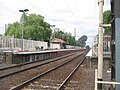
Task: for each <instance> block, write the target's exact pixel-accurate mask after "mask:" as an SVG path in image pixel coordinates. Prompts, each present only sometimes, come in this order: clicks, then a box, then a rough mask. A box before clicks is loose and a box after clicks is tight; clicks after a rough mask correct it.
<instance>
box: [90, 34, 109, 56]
mask: <svg viewBox="0 0 120 90" xmlns="http://www.w3.org/2000/svg"><path fill="white" fill-rule="evenodd" d="M98 39H99V37H98V36H95V37H94V41H93V42H94V43H93V46H92V49H93V51H92V54H93V56H98ZM110 41H111V36H104V37H103V56H111V50H110Z"/></svg>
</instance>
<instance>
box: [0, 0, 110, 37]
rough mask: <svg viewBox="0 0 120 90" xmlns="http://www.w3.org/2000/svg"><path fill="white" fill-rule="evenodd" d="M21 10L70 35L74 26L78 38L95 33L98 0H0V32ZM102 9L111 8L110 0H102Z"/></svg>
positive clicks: (96, 30) (96, 31)
mask: <svg viewBox="0 0 120 90" xmlns="http://www.w3.org/2000/svg"><path fill="white" fill-rule="evenodd" d="M20 9H29V12H28V14H31V13H36V14H41V15H42V16H44V17H45V21H47V22H48V23H50V24H51V25H56V28H60V29H61V30H63V31H64V32H70V33H72V35H74V29H75V28H76V36H77V38H79V37H80V36H81V35H87V36H89V38H90V36H93V35H96V34H97V33H98V0H0V34H3V33H4V31H5V29H4V28H5V24H8V23H13V22H15V21H19V19H20V16H21V14H22V13H20V12H19V10H20ZM105 10H110V0H104V11H105Z"/></svg>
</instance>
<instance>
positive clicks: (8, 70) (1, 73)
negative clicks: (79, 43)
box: [0, 53, 76, 79]
mask: <svg viewBox="0 0 120 90" xmlns="http://www.w3.org/2000/svg"><path fill="white" fill-rule="evenodd" d="M75 54H76V53H71V54H68V55H65V56H62V57H58V58H54V59H47V60H38V61H32V62H27V63H21V64H18V65H14V66H9V67H5V68H0V79H1V78H4V77H6V76H9V75H12V74H15V73H18V72H21V71H24V70H27V69H31V68H35V67H37V66H40V65H44V64H47V63H50V62H54V61H58V60H60V59H62V58H65V57H69V56H72V55H75Z"/></svg>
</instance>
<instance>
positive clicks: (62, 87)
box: [57, 54, 86, 90]
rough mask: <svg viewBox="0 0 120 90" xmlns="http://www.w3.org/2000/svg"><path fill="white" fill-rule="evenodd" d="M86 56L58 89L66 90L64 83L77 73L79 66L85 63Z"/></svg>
mask: <svg viewBox="0 0 120 90" xmlns="http://www.w3.org/2000/svg"><path fill="white" fill-rule="evenodd" d="M85 55H86V54H85ZM85 58H86V57H84V58H83V59H82V61H81V62H79V63H78V65H77V66H76V67H75V68H74V70H73V71H72V72H71V73H70V74H69V75H68V77H67V78H66V79H65V80H64V81H63V83H62V84H61V85H60V86H59V87H58V89H57V90H64V85H65V84H66V82H67V81H68V80H69V79H70V77H71V76H72V75H73V74H74V73H75V71H76V70H77V69H78V68H79V66H80V65H81V64H82V63H83V61H84V60H85Z"/></svg>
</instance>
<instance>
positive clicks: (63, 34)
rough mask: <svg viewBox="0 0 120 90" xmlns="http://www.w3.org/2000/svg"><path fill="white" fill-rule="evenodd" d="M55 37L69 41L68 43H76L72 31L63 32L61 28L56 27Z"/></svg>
mask: <svg viewBox="0 0 120 90" xmlns="http://www.w3.org/2000/svg"><path fill="white" fill-rule="evenodd" d="M54 37H55V38H60V39H63V40H64V41H65V42H67V44H70V45H76V41H75V37H73V36H72V35H71V33H67V32H63V31H61V30H60V29H55V32H54V33H53V35H52V38H54Z"/></svg>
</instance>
